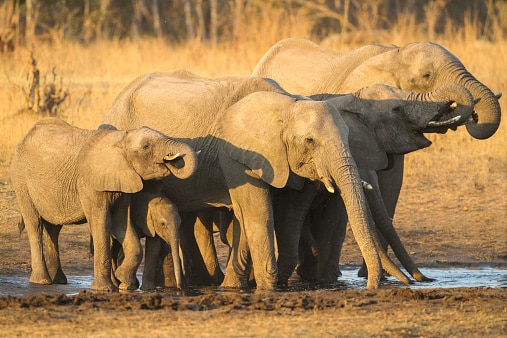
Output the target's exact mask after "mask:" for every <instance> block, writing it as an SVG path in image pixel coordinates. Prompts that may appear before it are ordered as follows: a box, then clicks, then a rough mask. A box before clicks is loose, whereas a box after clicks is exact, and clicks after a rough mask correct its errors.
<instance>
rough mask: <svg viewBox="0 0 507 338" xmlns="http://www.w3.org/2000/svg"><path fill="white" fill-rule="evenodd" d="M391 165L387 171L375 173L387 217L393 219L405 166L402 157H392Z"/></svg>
mask: <svg viewBox="0 0 507 338" xmlns="http://www.w3.org/2000/svg"><path fill="white" fill-rule="evenodd" d="M392 160H393V165H392V166H391V168H390V169H388V170H378V171H376V173H377V177H378V185H379V189H380V193H381V194H382V200H383V201H384V205H385V207H386V210H387V214H388V215H389V217H391V218H394V212H395V210H396V204H397V203H398V197H399V196H400V191H401V186H402V184H403V170H404V166H405V156H404V155H393V156H392Z"/></svg>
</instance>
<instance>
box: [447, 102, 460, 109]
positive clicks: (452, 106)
mask: <svg viewBox="0 0 507 338" xmlns="http://www.w3.org/2000/svg"><path fill="white" fill-rule="evenodd" d="M449 107H450V108H451V109H456V108H458V103H457V102H456V101H454V102H453V103H451V105H450V106H449Z"/></svg>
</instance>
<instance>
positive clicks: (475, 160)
mask: <svg viewBox="0 0 507 338" xmlns="http://www.w3.org/2000/svg"><path fill="white" fill-rule="evenodd" d="M427 10H432V9H427ZM506 12H507V11H506V10H503V11H500V13H503V14H501V15H506ZM300 14H301V13H293V15H291V16H288V15H287V14H283V13H282V12H281V11H278V12H277V11H276V10H273V11H272V12H270V13H269V15H270V17H269V18H268V17H263V18H257V20H258V21H257V22H263V21H267V20H269V22H271V23H272V25H260V24H257V25H256V24H255V18H253V19H250V20H251V22H249V23H248V26H247V27H245V28H244V39H242V40H240V41H236V42H234V43H222V44H221V45H219V46H218V47H216V48H213V47H211V46H207V45H204V44H202V43H199V42H195V43H188V44H186V45H172V44H170V43H168V42H167V41H157V40H143V41H140V42H139V43H133V42H128V41H99V42H96V43H93V44H91V45H89V46H83V45H80V44H78V43H74V42H71V41H65V42H56V43H52V44H38V45H35V46H33V49H32V51H33V53H34V56H35V58H36V59H37V61H38V65H39V68H40V70H41V78H42V77H44V76H50V74H51V70H52V68H53V67H56V71H57V73H58V74H59V75H60V76H62V77H63V81H64V82H63V84H64V87H67V88H68V89H69V92H70V103H69V107H68V108H67V109H66V110H65V111H64V112H63V113H62V115H61V117H63V118H64V119H66V120H67V121H69V122H70V123H72V124H75V125H77V126H80V127H83V128H96V127H97V125H98V124H99V122H100V120H101V118H102V116H103V115H104V114H105V112H106V110H107V108H108V107H109V105H110V104H111V102H112V101H113V99H114V98H115V96H116V95H117V94H118V93H119V92H120V90H121V89H122V88H123V87H124V86H125V85H126V84H127V83H129V82H130V81H131V80H133V79H134V78H135V77H137V76H139V75H142V74H145V73H148V72H152V71H159V70H170V69H177V68H185V69H188V70H191V71H193V72H195V73H198V74H200V75H203V76H220V75H248V74H249V73H250V72H251V70H252V69H253V67H254V65H255V64H256V62H257V61H258V60H259V58H260V57H261V56H262V54H263V53H264V52H265V51H266V50H267V49H268V48H269V46H271V45H272V44H273V43H274V42H276V41H277V40H279V39H281V38H284V37H288V36H299V37H307V38H311V36H310V33H309V32H310V29H311V26H312V22H311V20H310V19H308V18H306V17H304V16H302V15H300ZM264 15H266V13H264ZM491 20H492V24H491V32H489V36H486V37H489V39H490V40H491V41H494V42H489V41H485V39H484V37H485V36H484V35H481V34H479V32H478V29H477V28H476V27H477V26H476V23H474V22H473V20H470V21H468V22H466V23H465V26H464V27H448V28H447V31H446V34H444V35H439V36H437V35H436V34H434V32H433V31H431V29H430V28H431V27H428V25H426V26H424V27H420V26H416V25H415V24H414V18H413V15H411V14H409V13H401V15H399V17H398V22H396V23H393V26H394V29H392V30H391V31H390V32H386V31H383V32H380V33H379V32H377V31H375V32H372V31H366V32H365V31H362V32H361V34H356V36H360V37H361V38H356V39H341V40H340V39H335V40H333V41H334V42H333V43H332V48H334V49H337V50H346V49H351V48H356V47H357V46H359V45H363V44H367V43H371V42H384V43H395V44H398V45H403V44H406V43H408V42H412V41H423V40H429V39H432V40H433V41H435V42H437V43H440V44H442V45H443V46H445V47H446V48H447V49H449V50H450V51H451V52H453V53H454V54H455V55H456V56H457V57H458V58H460V59H461V60H462V62H463V63H464V64H465V66H466V67H467V68H468V69H469V70H470V71H471V72H472V73H473V74H474V75H475V76H476V77H477V78H478V79H479V80H480V81H482V82H483V83H484V84H486V85H487V86H489V87H490V88H491V89H492V90H493V91H494V92H504V93H506V95H507V83H506V81H507V76H506V75H505V74H507V64H506V63H505V60H507V41H506V39H505V37H504V36H503V34H502V33H501V32H502V31H503V29H504V27H503V26H502V22H503V25H506V22H507V18H503V17H498V18H497V17H493V18H492V19H491ZM495 27H496V28H495ZM352 35H354V34H352ZM379 39H381V41H378V40H379ZM29 61H30V51H28V50H23V49H19V48H18V49H17V50H16V52H15V53H14V54H2V55H1V56H0V74H2V76H1V77H0V79H1V80H0V88H1V89H0V102H2V105H1V106H0V121H1V123H0V135H2V139H1V141H0V163H3V164H8V163H9V162H10V158H11V156H12V154H13V150H14V147H15V144H16V143H17V142H18V140H19V139H20V138H21V137H22V135H23V134H24V133H25V132H26V131H27V130H28V129H29V128H30V127H31V126H32V125H33V124H34V123H35V122H36V121H37V120H38V119H40V118H41V116H40V115H36V114H34V113H32V112H29V111H26V110H24V107H26V100H25V97H24V94H23V87H24V86H26V85H27V74H28V73H29V71H30V64H29ZM505 100H506V98H505V97H504V98H502V99H501V100H500V103H501V105H505V104H504V102H505ZM462 129H464V128H462ZM430 137H431V139H432V141H434V145H433V146H432V147H430V148H428V149H425V150H423V151H419V152H417V153H415V154H413V155H410V156H408V173H407V174H410V173H413V174H417V173H419V172H420V173H429V172H431V168H436V167H438V168H439V170H446V169H447V170H453V168H456V166H460V167H463V166H464V167H467V168H468V170H469V172H471V173H474V175H479V174H487V173H488V172H491V171H498V170H500V171H502V172H504V173H507V151H506V149H507V124H506V123H505V121H503V122H502V124H501V125H500V129H499V131H498V132H497V133H496V134H495V135H494V136H493V137H492V138H490V139H488V140H485V141H477V140H472V139H471V137H470V136H468V134H467V133H466V131H464V130H460V131H458V132H456V133H453V135H431V136H430Z"/></svg>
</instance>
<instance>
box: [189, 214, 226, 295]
mask: <svg viewBox="0 0 507 338" xmlns="http://www.w3.org/2000/svg"><path fill="white" fill-rule="evenodd" d="M216 212H218V211H216V210H214V209H210V210H206V211H204V212H199V213H198V215H197V220H196V223H195V228H194V235H195V239H196V242H197V245H198V247H199V250H200V252H201V255H202V258H203V261H204V265H205V267H206V271H207V275H206V279H209V280H210V282H211V283H212V284H214V285H220V283H222V281H223V280H224V273H223V272H222V270H221V269H220V264H219V262H218V255H217V251H216V248H215V241H214V238H213V219H214V216H215V214H216Z"/></svg>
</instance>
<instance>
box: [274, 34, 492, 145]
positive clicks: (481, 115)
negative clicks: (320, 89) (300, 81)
mask: <svg viewBox="0 0 507 338" xmlns="http://www.w3.org/2000/svg"><path fill="white" fill-rule="evenodd" d="M373 83H385V84H388V85H391V86H396V87H398V88H401V89H403V90H407V91H414V92H429V91H433V90H436V89H438V88H440V87H444V86H446V85H448V84H458V85H462V86H464V87H465V88H467V89H468V90H469V91H470V92H471V93H472V96H473V98H474V101H475V112H474V114H473V115H472V116H471V117H470V118H469V120H468V121H467V123H466V127H467V130H468V133H469V134H470V135H471V136H472V137H474V138H476V139H486V138H489V137H491V136H492V135H493V134H494V133H495V132H496V130H497V129H498V126H499V124H500V115H501V110H500V105H499V103H498V98H499V97H497V96H495V94H493V92H492V91H491V90H490V89H489V88H488V87H486V86H485V85H484V84H482V83H481V82H480V81H479V80H477V79H476V78H475V77H474V76H473V75H472V74H471V73H470V72H469V71H468V70H467V69H466V68H465V66H464V65H463V64H462V63H461V61H460V60H459V59H458V58H457V57H456V56H454V55H453V54H452V53H451V52H449V51H448V50H447V49H445V48H444V47H442V46H440V45H438V44H436V43H432V42H416V43H410V44H408V45H406V46H403V47H401V48H395V49H393V50H390V51H388V52H385V53H381V54H378V55H376V56H373V57H371V58H369V59H367V60H366V61H365V62H363V63H362V64H361V65H360V66H358V67H357V68H356V69H355V70H354V71H352V72H351V73H350V75H349V76H348V77H347V79H346V80H345V82H344V83H343V85H342V87H341V89H342V90H344V89H348V90H356V89H358V88H359V87H358V86H360V87H364V86H367V85H370V84H373ZM282 84H283V83H282Z"/></svg>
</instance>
